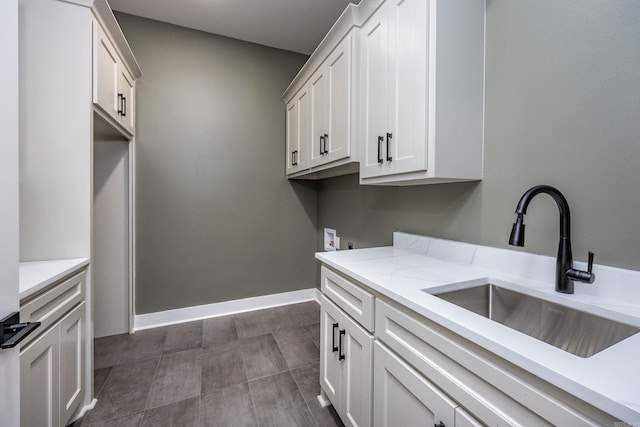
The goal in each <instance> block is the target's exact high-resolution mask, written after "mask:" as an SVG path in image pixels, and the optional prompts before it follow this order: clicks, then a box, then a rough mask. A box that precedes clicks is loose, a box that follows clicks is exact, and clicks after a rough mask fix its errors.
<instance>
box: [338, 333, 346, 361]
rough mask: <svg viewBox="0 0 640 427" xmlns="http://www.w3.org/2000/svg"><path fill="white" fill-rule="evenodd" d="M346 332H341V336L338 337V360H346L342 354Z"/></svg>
mask: <svg viewBox="0 0 640 427" xmlns="http://www.w3.org/2000/svg"><path fill="white" fill-rule="evenodd" d="M345 333H346V331H345V330H344V329H341V330H340V336H339V337H338V347H340V348H339V349H338V360H344V353H343V352H342V337H343V336H344V335H345Z"/></svg>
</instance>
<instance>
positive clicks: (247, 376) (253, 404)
mask: <svg viewBox="0 0 640 427" xmlns="http://www.w3.org/2000/svg"><path fill="white" fill-rule="evenodd" d="M231 323H232V324H233V330H234V331H235V333H236V339H237V340H238V341H239V340H240V338H239V337H238V327H237V325H236V316H235V315H232V316H231ZM240 346H241V347H240V357H242V369H244V377H245V378H246V379H247V389H249V400H250V401H251V410H252V412H253V421H254V422H255V423H256V426H258V416H257V415H256V404H255V402H254V401H253V393H251V384H249V375H248V374H247V363H246V361H245V360H244V351H242V344H240ZM258 427H259V426H258Z"/></svg>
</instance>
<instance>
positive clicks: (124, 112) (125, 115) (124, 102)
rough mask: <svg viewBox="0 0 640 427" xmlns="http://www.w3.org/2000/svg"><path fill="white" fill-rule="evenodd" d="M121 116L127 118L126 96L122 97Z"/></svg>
mask: <svg viewBox="0 0 640 427" xmlns="http://www.w3.org/2000/svg"><path fill="white" fill-rule="evenodd" d="M122 104H123V107H122V116H123V117H127V97H126V96H122Z"/></svg>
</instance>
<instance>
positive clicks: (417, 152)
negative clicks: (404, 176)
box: [360, 0, 429, 178]
mask: <svg viewBox="0 0 640 427" xmlns="http://www.w3.org/2000/svg"><path fill="white" fill-rule="evenodd" d="M428 3H429V2H428V1H424V0H387V1H386V2H385V3H383V4H382V5H381V6H380V8H379V9H378V10H377V11H376V12H375V13H374V14H373V15H372V16H371V17H370V18H369V20H368V21H367V22H366V23H365V25H364V26H363V28H362V45H363V49H362V55H363V56H362V68H361V70H362V73H363V74H362V85H363V89H362V90H363V95H362V104H361V108H362V110H363V111H364V124H363V129H364V141H365V153H364V157H365V161H364V164H362V166H361V168H360V173H361V176H362V177H363V178H367V177H375V176H382V175H392V174H397V173H403V172H411V171H415V170H423V169H426V143H427V133H426V132H427V109H426V108H427V93H426V89H427V66H428V64H427V57H428V52H427V47H428V46H427V35H428V30H427V24H428V10H427V8H428Z"/></svg>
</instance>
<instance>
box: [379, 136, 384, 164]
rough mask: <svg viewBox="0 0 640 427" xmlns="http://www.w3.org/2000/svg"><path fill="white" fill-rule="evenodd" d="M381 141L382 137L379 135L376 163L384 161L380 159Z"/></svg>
mask: <svg viewBox="0 0 640 427" xmlns="http://www.w3.org/2000/svg"><path fill="white" fill-rule="evenodd" d="M382 141H384V138H383V137H381V136H379V137H378V163H382V162H383V161H384V160H383V159H382Z"/></svg>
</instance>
